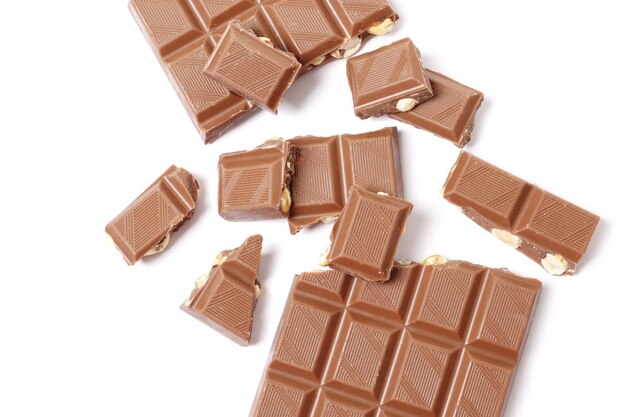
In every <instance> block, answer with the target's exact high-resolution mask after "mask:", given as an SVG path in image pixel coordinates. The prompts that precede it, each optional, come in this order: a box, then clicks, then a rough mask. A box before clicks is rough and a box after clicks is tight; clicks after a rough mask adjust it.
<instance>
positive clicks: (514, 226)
mask: <svg viewBox="0 0 626 417" xmlns="http://www.w3.org/2000/svg"><path fill="white" fill-rule="evenodd" d="M444 197H445V198H446V200H448V201H449V202H451V203H453V204H456V205H458V206H461V207H462V208H463V211H464V213H465V214H466V215H467V216H468V217H469V218H471V219H472V220H474V221H475V222H476V223H478V224H479V225H480V226H482V227H483V228H485V229H486V230H487V231H490V232H491V231H492V230H494V229H496V230H504V231H506V232H508V233H510V234H512V235H514V236H516V237H518V238H519V239H520V240H519V241H518V242H517V243H519V247H517V249H518V250H519V251H520V252H522V253H524V254H525V255H526V256H528V257H529V258H531V259H532V260H534V261H535V262H537V263H539V264H542V260H543V259H544V258H545V257H546V255H547V254H552V255H559V256H561V257H562V258H563V259H564V262H565V263H564V266H565V267H566V270H565V271H564V273H572V272H574V270H575V268H576V264H577V263H578V262H579V261H580V259H581V258H582V256H583V255H584V253H585V251H586V250H587V247H588V246H589V242H590V241H591V238H592V236H593V233H594V231H595V229H596V227H597V225H598V222H599V221H600V218H599V217H598V216H596V215H595V214H592V213H590V212H588V211H586V210H583V209H582V208H580V207H577V206H575V205H573V204H572V203H569V202H568V201H565V200H563V199H562V198H560V197H557V196H555V195H553V194H550V193H548V192H547V191H545V190H543V189H541V188H539V187H537V186H536V185H533V184H530V183H528V182H526V181H524V180H522V179H520V178H518V177H515V176H513V175H511V174H509V173H508V172H506V171H503V170H501V169H499V168H497V167H495V166H493V165H491V164H489V163H487V162H485V161H483V160H481V159H479V158H476V157H475V156H473V155H471V154H469V153H467V152H462V153H461V154H460V155H459V159H458V160H457V163H456V165H455V166H454V167H453V169H452V171H451V172H450V175H449V177H448V179H447V181H446V184H445V188H444ZM549 272H550V271H549Z"/></svg>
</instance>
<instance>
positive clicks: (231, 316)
mask: <svg viewBox="0 0 626 417" xmlns="http://www.w3.org/2000/svg"><path fill="white" fill-rule="evenodd" d="M262 245H263V237H262V236H261V235H254V236H250V237H249V238H248V239H246V240H245V242H243V244H242V245H241V246H240V247H238V248H236V249H232V250H225V251H222V252H220V253H219V254H218V255H217V256H216V257H215V260H214V261H213V266H212V267H211V271H210V272H207V273H205V274H202V275H200V276H199V277H198V279H197V280H196V283H195V288H194V289H193V291H192V292H191V294H190V295H189V298H188V299H187V300H186V301H185V302H184V303H183V305H181V306H180V308H181V309H182V310H183V311H184V312H186V313H188V314H190V315H192V316H193V317H195V318H197V319H198V320H200V321H201V322H203V323H204V324H206V325H208V326H210V327H212V328H213V329H215V330H217V331H218V332H220V333H221V334H223V335H224V336H226V337H228V338H229V339H231V340H233V341H235V342H237V343H239V344H240V345H242V346H247V345H248V344H249V343H250V336H251V334H252V322H253V315H254V308H255V307H256V303H257V299H258V298H259V295H260V294H261V284H260V283H259V281H258V280H257V275H258V273H259V263H260V262H261V247H262Z"/></svg>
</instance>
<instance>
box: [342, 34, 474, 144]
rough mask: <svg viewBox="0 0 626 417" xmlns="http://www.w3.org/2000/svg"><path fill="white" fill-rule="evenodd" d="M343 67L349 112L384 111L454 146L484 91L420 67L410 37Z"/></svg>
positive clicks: (468, 128) (469, 126) (463, 139)
mask: <svg viewBox="0 0 626 417" xmlns="http://www.w3.org/2000/svg"><path fill="white" fill-rule="evenodd" d="M347 71H348V82H349V84H350V88H351V90H352V98H353V101H354V112H355V113H356V115H357V116H359V117H360V118H362V119H366V118H368V117H372V116H382V115H389V116H390V117H392V118H393V119H396V120H399V121H401V122H405V123H408V124H410V125H412V126H415V127H417V128H420V129H426V130H428V131H430V132H432V133H434V134H436V135H438V136H440V137H442V138H444V139H447V140H449V141H451V142H453V143H454V144H455V145H457V146H458V147H463V146H465V145H466V144H467V143H468V142H469V141H470V140H471V134H472V130H473V129H474V116H475V114H476V112H477V111H478V108H479V107H480V105H481V103H482V101H483V94H482V93H481V92H479V91H476V90H474V89H472V88H469V87H467V86H465V85H463V84H460V83H458V82H456V81H454V80H452V79H450V78H448V77H446V76H444V75H442V74H439V73H436V72H434V71H431V70H427V69H424V67H423V65H422V58H421V55H420V52H419V50H418V49H417V48H416V47H415V45H414V44H413V42H411V40H410V39H402V40H400V41H398V42H394V43H392V44H391V45H387V46H384V47H382V48H380V49H377V50H375V51H373V52H369V53H366V54H361V55H359V56H357V57H354V58H350V59H349V60H348V69H347Z"/></svg>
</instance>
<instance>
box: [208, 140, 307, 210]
mask: <svg viewBox="0 0 626 417" xmlns="http://www.w3.org/2000/svg"><path fill="white" fill-rule="evenodd" d="M294 158H295V147H294V146H293V145H292V144H291V143H290V142H289V141H285V140H282V139H279V138H272V139H270V140H268V141H267V142H265V143H264V144H263V145H260V146H258V147H257V148H254V149H252V150H249V151H242V152H234V153H228V154H224V155H222V156H221V157H220V160H219V164H218V173H219V190H218V208H219V213H220V216H222V217H223V218H224V219H226V220H231V221H245V220H266V219H278V218H285V217H287V216H288V215H289V211H290V209H291V204H292V202H291V178H292V176H293V166H294Z"/></svg>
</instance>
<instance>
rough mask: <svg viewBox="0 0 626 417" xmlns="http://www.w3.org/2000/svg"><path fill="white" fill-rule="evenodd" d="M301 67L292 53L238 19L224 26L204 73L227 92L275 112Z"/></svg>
mask: <svg viewBox="0 0 626 417" xmlns="http://www.w3.org/2000/svg"><path fill="white" fill-rule="evenodd" d="M270 42H271V41H270ZM300 67H301V65H300V63H299V62H298V61H297V60H296V58H295V57H294V56H293V54H289V53H286V52H283V51H280V50H278V49H275V48H274V47H273V46H272V45H270V44H269V43H267V42H265V41H263V40H261V39H260V38H258V37H257V36H256V35H255V34H254V33H253V32H250V31H249V30H248V29H246V28H244V27H243V26H242V25H241V24H240V23H239V22H238V21H237V22H231V24H230V25H229V26H228V29H226V32H225V33H224V35H223V36H222V38H221V40H220V42H219V43H218V44H217V46H216V47H215V50H214V51H213V54H212V55H211V57H210V58H209V62H208V63H207V65H206V67H205V68H204V72H205V73H207V74H208V75H209V76H210V77H211V78H213V79H215V80H217V81H219V82H221V83H222V84H223V85H224V86H225V87H226V88H228V89H229V90H230V91H232V92H234V93H236V94H239V95H240V96H242V97H244V98H246V99H248V100H251V101H252V102H254V103H255V104H256V105H257V106H260V107H263V108H265V109H267V110H269V111H271V112H273V113H277V111H278V105H279V104H280V101H281V99H282V97H283V95H284V94H285V92H287V89H288V88H289V87H290V86H291V83H293V81H294V80H295V79H296V76H297V75H298V71H300Z"/></svg>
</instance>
